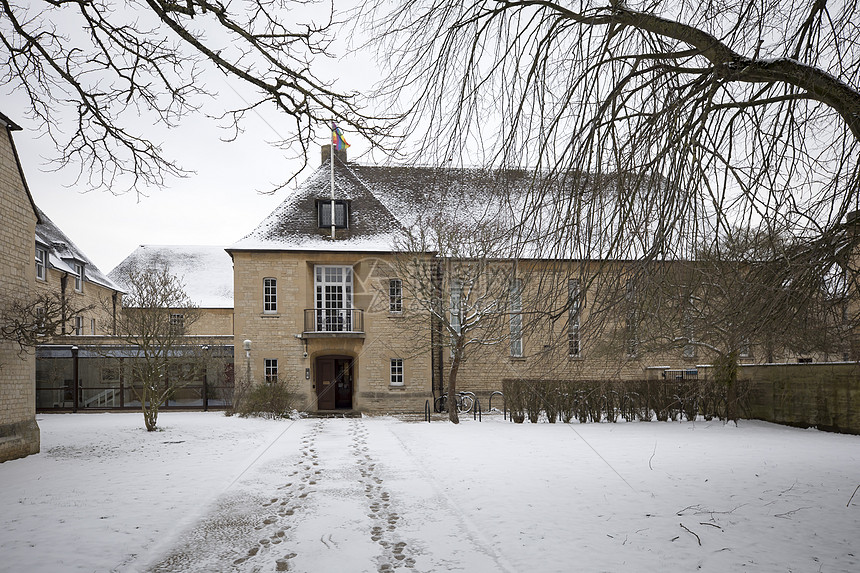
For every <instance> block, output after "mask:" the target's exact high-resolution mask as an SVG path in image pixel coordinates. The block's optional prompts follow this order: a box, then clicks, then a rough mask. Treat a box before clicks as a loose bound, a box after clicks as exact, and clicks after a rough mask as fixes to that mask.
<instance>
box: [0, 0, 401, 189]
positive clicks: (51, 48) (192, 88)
mask: <svg viewBox="0 0 860 573" xmlns="http://www.w3.org/2000/svg"><path fill="white" fill-rule="evenodd" d="M336 18H337V16H336V14H335V12H334V3H333V2H329V1H316V0H311V1H310V2H305V1H301V0H275V1H270V0H258V1H250V2H228V3H224V2H211V1H208V0H188V1H174V0H144V1H141V2H137V1H135V2H115V1H113V0H100V1H95V2H93V1H91V0H59V1H39V2H12V1H9V0H2V1H0V78H2V80H3V82H4V84H5V85H6V86H7V89H8V90H10V91H12V90H14V91H17V92H19V93H22V94H24V95H25V96H26V98H27V100H28V102H29V107H30V115H31V116H32V117H33V118H34V119H35V120H36V121H38V122H39V123H40V125H41V129H42V131H43V132H44V133H46V134H47V135H48V137H50V138H51V139H52V140H53V141H54V143H55V145H56V147H57V150H58V155H57V157H56V159H57V160H58V161H59V162H60V163H61V164H63V165H65V164H74V165H76V166H78V167H79V169H80V171H79V178H80V179H83V180H84V181H85V182H86V183H88V184H89V185H91V186H92V187H96V188H99V187H101V188H106V189H109V190H112V191H113V192H117V185H118V184H119V183H123V184H125V182H126V181H130V182H129V184H128V187H129V188H136V187H137V186H138V185H139V184H146V185H151V184H156V185H159V184H162V183H163V181H164V177H165V176H166V175H170V176H173V175H181V174H183V173H184V172H183V170H182V168H181V166H180V165H179V164H178V163H177V161H176V160H175V158H173V157H169V156H167V155H165V153H164V151H163V149H162V148H161V147H160V145H159V143H158V142H157V141H152V140H150V139H149V138H150V137H151V136H150V135H148V134H147V133H146V130H145V128H140V127H138V126H139V125H140V122H139V119H138V118H139V117H140V116H141V115H143V116H144V117H147V118H151V119H152V121H153V122H156V123H161V124H163V125H165V126H168V127H170V126H173V125H175V124H176V123H177V122H178V121H180V120H181V119H182V118H183V117H185V116H187V115H189V114H191V113H194V112H197V111H199V110H201V109H204V110H207V115H208V116H210V117H212V118H213V119H215V120H218V121H219V122H220V123H221V124H223V125H225V127H226V128H227V129H228V133H231V135H228V136H229V137H235V135H236V134H238V132H239V131H240V130H241V126H242V120H243V118H244V117H245V116H246V115H248V114H249V113H252V112H253V113H256V112H257V110H263V109H273V110H277V112H279V113H280V114H282V115H283V117H286V118H289V119H290V120H291V127H290V128H289V130H287V131H288V133H287V135H285V136H283V139H282V140H281V141H278V142H276V143H275V144H276V145H278V146H284V147H286V148H289V149H292V150H297V151H298V152H299V153H300V154H302V155H303V156H304V157H305V158H307V151H308V149H309V148H310V145H311V143H312V140H313V138H314V137H315V133H314V132H315V129H317V128H319V127H320V126H321V125H323V124H327V123H328V122H330V121H331V120H337V121H339V122H341V123H342V124H343V125H345V126H348V127H349V128H350V130H352V131H353V132H355V133H358V134H361V135H362V136H363V137H366V138H367V139H368V140H369V141H370V142H371V144H373V145H378V144H380V142H381V137H382V136H383V135H384V124H383V123H382V122H378V121H377V120H376V119H374V118H373V117H372V116H371V115H370V114H368V113H366V112H365V111H363V105H362V102H361V100H360V95H359V94H357V93H354V92H351V91H341V90H340V89H339V88H336V87H334V86H333V82H332V81H329V80H326V79H323V78H321V77H319V76H318V75H317V72H316V71H315V70H317V66H318V64H319V59H322V58H329V57H331V53H330V49H331V45H332V42H333V40H334V34H335V32H336V31H337V29H338V22H337V20H336ZM218 77H223V78H226V80H227V82H234V83H235V86H236V89H237V92H241V93H242V96H240V97H243V98H244V97H247V98H248V99H247V100H245V103H244V104H242V105H241V106H240V107H237V108H226V109H225V108H223V107H220V105H221V104H220V98H218V94H217V93H215V92H213V91H212V87H211V85H212V83H213V80H214V79H216V78H218ZM122 176H128V178H127V179H126V178H122Z"/></svg>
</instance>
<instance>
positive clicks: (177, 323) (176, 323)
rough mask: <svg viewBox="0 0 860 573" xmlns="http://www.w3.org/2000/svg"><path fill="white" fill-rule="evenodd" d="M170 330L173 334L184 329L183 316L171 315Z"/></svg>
mask: <svg viewBox="0 0 860 573" xmlns="http://www.w3.org/2000/svg"><path fill="white" fill-rule="evenodd" d="M170 328H171V330H173V331H174V332H179V331H181V330H182V329H184V328H185V315H184V314H181V313H171V315H170Z"/></svg>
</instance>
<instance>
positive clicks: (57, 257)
mask: <svg viewBox="0 0 860 573" xmlns="http://www.w3.org/2000/svg"><path fill="white" fill-rule="evenodd" d="M36 214H37V215H38V217H39V222H38V223H37V224H36V242H37V243H38V244H40V245H42V247H44V248H45V249H46V250H47V251H48V264H49V265H50V266H51V268H53V269H56V270H58V271H62V272H66V273H71V274H74V272H75V262H78V263H81V264H83V265H84V280H85V281H89V282H91V283H94V284H97V285H101V286H103V287H105V288H109V289H111V290H114V291H118V292H122V289H121V288H120V287H118V286H117V285H116V284H115V283H114V282H113V281H111V280H110V279H109V278H108V277H107V276H105V275H104V273H102V272H101V271H100V270H99V268H98V267H97V266H96V265H95V263H93V262H92V261H91V260H90V259H89V258H87V256H86V255H85V254H84V253H83V251H81V250H80V249H79V248H78V247H77V245H75V244H74V243H73V242H72V240H71V239H69V237H68V236H66V234H65V233H64V232H63V231H61V230H60V228H59V227H57V225H55V224H54V222H53V221H51V219H50V218H49V217H48V216H47V215H46V214H45V212H44V211H42V210H41V209H39V208H38V207H37V208H36Z"/></svg>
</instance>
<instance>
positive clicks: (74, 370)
mask: <svg viewBox="0 0 860 573" xmlns="http://www.w3.org/2000/svg"><path fill="white" fill-rule="evenodd" d="M72 388H73V390H74V392H73V395H72V412H77V411H78V398H79V396H80V392H81V388H80V384H79V383H78V347H77V346H72Z"/></svg>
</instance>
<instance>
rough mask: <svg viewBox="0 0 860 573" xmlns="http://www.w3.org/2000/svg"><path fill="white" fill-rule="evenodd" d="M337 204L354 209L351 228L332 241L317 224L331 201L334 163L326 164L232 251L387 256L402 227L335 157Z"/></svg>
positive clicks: (349, 167)
mask: <svg viewBox="0 0 860 573" xmlns="http://www.w3.org/2000/svg"><path fill="white" fill-rule="evenodd" d="M334 182H335V193H334V195H335V199H337V200H346V201H348V202H349V204H350V215H349V228H348V229H344V230H342V231H338V237H343V238H339V239H337V240H331V239H330V237H329V231H328V229H321V228H319V226H318V224H317V201H327V200H330V199H331V164H330V163H329V162H328V161H326V162H325V163H324V164H323V165H322V166H321V167H320V168H319V169H317V170H316V171H314V172H313V173H312V174H311V176H310V177H308V179H307V180H305V182H304V183H303V184H302V185H301V186H300V187H299V189H298V190H297V191H296V192H295V193H294V194H293V195H292V196H291V197H288V198H287V199H286V200H285V201H284V202H283V203H281V204H280V205H279V206H278V207H277V208H276V209H275V210H274V211H273V212H272V213H271V214H270V215H269V216H268V217H266V218H265V219H264V220H263V221H262V222H261V223H260V224H259V225H258V226H257V228H256V229H254V230H253V231H252V232H251V233H249V234H248V235H247V236H245V237H244V238H243V239H241V240H240V241H238V242H237V243H235V244H233V245H231V246H230V247H229V250H246V249H250V250H338V251H387V250H390V249H391V242H392V240H393V238H394V234H395V233H396V232H397V231H399V230H402V227H401V224H400V222H399V221H398V220H397V218H396V217H395V216H394V215H393V214H392V213H391V211H390V210H389V209H388V208H387V207H386V205H385V204H383V203H382V202H381V201H379V199H378V198H377V197H376V196H375V195H374V192H373V190H372V189H371V188H370V186H368V185H367V184H366V183H365V182H364V181H363V180H362V179H361V178H360V177H358V176H357V175H356V173H355V172H354V171H353V169H352V166H348V165H346V164H345V163H343V162H342V161H340V159H338V158H335V173H334Z"/></svg>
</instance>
